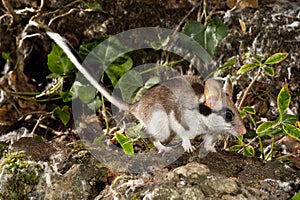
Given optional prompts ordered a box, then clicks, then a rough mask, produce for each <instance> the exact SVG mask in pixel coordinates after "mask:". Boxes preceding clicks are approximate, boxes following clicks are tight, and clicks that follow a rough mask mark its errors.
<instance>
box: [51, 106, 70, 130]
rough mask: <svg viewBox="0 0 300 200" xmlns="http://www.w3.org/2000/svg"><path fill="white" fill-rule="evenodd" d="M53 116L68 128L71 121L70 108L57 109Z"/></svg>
mask: <svg viewBox="0 0 300 200" xmlns="http://www.w3.org/2000/svg"><path fill="white" fill-rule="evenodd" d="M53 116H54V117H56V118H59V119H60V121H61V122H62V123H63V124H64V125H65V126H66V125H67V123H68V122H69V121H70V112H69V106H64V107H62V108H60V107H56V108H55V109H54V110H53Z"/></svg>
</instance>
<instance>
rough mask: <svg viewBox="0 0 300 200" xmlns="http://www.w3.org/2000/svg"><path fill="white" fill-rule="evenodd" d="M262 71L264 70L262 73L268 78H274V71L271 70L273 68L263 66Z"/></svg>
mask: <svg viewBox="0 0 300 200" xmlns="http://www.w3.org/2000/svg"><path fill="white" fill-rule="evenodd" d="M263 70H264V72H265V73H266V74H267V75H269V76H274V69H273V67H270V66H267V65H265V66H264V67H263Z"/></svg>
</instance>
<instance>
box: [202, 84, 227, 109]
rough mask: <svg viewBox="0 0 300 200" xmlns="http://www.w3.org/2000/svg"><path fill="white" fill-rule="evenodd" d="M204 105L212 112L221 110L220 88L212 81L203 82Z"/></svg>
mask: <svg viewBox="0 0 300 200" xmlns="http://www.w3.org/2000/svg"><path fill="white" fill-rule="evenodd" d="M204 96H205V105H206V106H208V107H209V108H211V109H212V110H216V111H219V110H221V109H222V108H223V103H222V88H221V87H220V85H219V83H218V82H217V81H216V80H214V79H208V80H207V81H205V87H204Z"/></svg>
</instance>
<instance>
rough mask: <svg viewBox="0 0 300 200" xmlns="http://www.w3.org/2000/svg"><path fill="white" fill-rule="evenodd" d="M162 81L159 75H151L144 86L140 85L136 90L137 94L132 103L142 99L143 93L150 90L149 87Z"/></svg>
mask: <svg viewBox="0 0 300 200" xmlns="http://www.w3.org/2000/svg"><path fill="white" fill-rule="evenodd" d="M159 82H160V78H159V77H158V76H154V77H151V78H150V79H149V80H148V81H147V82H146V83H145V85H144V86H143V87H140V88H139V89H138V91H137V92H136V95H135V96H134V98H133V99H132V103H135V102H137V101H138V100H140V99H141V98H142V97H143V95H144V94H145V93H146V92H147V90H149V88H151V87H152V86H154V85H156V84H158V83H159Z"/></svg>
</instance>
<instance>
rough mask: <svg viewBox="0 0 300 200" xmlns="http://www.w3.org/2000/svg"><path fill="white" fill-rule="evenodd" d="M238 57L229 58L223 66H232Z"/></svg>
mask: <svg viewBox="0 0 300 200" xmlns="http://www.w3.org/2000/svg"><path fill="white" fill-rule="evenodd" d="M235 62H236V57H232V58H229V59H228V60H227V62H226V63H224V64H223V65H222V68H226V67H231V66H233V65H234V64H235Z"/></svg>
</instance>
